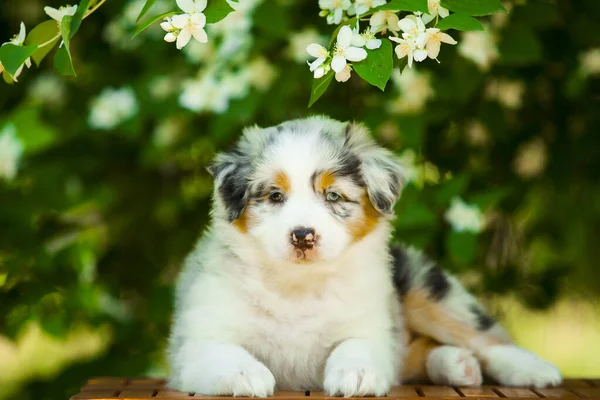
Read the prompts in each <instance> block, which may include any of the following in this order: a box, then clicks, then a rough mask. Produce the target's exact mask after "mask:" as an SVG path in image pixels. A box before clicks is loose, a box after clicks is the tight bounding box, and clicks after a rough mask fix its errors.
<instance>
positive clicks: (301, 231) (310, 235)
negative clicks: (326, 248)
mask: <svg viewBox="0 0 600 400" xmlns="http://www.w3.org/2000/svg"><path fill="white" fill-rule="evenodd" d="M314 243H315V230H314V229H312V228H304V227H300V228H296V229H294V230H293V231H292V244H293V245H294V246H296V247H298V248H307V247H312V246H313V244H314Z"/></svg>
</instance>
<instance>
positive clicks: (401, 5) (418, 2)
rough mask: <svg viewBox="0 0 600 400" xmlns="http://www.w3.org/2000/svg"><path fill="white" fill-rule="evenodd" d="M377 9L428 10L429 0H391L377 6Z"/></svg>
mask: <svg viewBox="0 0 600 400" xmlns="http://www.w3.org/2000/svg"><path fill="white" fill-rule="evenodd" d="M376 10H377V11H380V10H398V11H411V12H424V13H426V12H428V8H427V0H390V1H388V2H387V3H386V4H384V5H382V6H379V7H377V9H376Z"/></svg>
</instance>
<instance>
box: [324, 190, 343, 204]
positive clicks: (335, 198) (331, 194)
mask: <svg viewBox="0 0 600 400" xmlns="http://www.w3.org/2000/svg"><path fill="white" fill-rule="evenodd" d="M341 198H342V196H340V195H339V194H338V193H335V192H329V193H327V201H330V202H332V203H335V202H336V201H339V200H340V199H341Z"/></svg>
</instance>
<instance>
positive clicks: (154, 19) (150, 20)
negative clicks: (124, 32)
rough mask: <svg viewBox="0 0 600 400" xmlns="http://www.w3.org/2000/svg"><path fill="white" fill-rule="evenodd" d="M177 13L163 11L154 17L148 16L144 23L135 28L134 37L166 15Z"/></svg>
mask: <svg viewBox="0 0 600 400" xmlns="http://www.w3.org/2000/svg"><path fill="white" fill-rule="evenodd" d="M175 14H177V13H176V12H175V11H167V12H166V13H162V14H159V15H155V16H154V17H150V18H148V19H147V20H146V21H144V22H142V24H141V25H140V26H138V27H137V29H136V30H135V33H134V34H133V37H136V36H137V35H139V34H140V33H142V32H143V31H145V30H146V29H148V27H150V26H151V25H152V24H154V23H155V22H157V21H160V20H162V19H164V18H165V17H170V16H171V15H175ZM140 15H141V14H140Z"/></svg>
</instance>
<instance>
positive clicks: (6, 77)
mask: <svg viewBox="0 0 600 400" xmlns="http://www.w3.org/2000/svg"><path fill="white" fill-rule="evenodd" d="M2 79H4V82H6V83H8V84H9V85H12V84H13V83H15V80H14V79H13V77H12V76H10V74H9V73H8V71H6V70H4V71H2Z"/></svg>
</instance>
